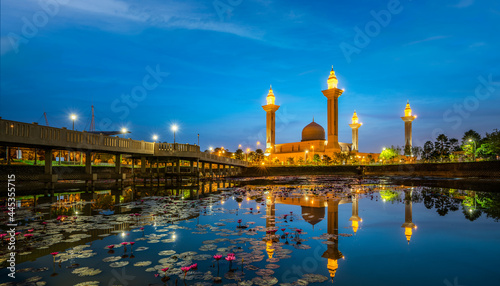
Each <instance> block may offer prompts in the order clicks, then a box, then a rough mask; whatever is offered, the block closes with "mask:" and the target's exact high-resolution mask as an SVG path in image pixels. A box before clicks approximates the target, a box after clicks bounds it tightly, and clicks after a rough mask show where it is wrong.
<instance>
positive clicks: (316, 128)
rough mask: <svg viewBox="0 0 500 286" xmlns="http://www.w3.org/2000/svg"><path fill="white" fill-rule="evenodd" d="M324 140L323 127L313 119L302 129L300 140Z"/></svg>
mask: <svg viewBox="0 0 500 286" xmlns="http://www.w3.org/2000/svg"><path fill="white" fill-rule="evenodd" d="M311 140H325V129H323V127H321V125H319V124H318V123H316V122H314V119H313V121H312V122H311V123H309V124H308V125H307V126H306V127H304V129H302V141H311Z"/></svg>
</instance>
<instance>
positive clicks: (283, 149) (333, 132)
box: [262, 66, 416, 164]
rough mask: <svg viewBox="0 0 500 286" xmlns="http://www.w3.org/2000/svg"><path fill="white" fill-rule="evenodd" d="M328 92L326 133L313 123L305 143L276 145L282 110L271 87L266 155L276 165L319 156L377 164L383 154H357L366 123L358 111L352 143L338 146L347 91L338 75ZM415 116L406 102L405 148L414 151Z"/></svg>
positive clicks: (304, 133)
mask: <svg viewBox="0 0 500 286" xmlns="http://www.w3.org/2000/svg"><path fill="white" fill-rule="evenodd" d="M327 84H328V88H327V89H325V90H323V91H322V93H323V95H324V96H325V97H326V98H327V118H328V125H327V131H326V132H325V129H324V128H323V127H322V126H321V125H319V124H318V123H316V122H314V118H313V121H312V122H311V123H309V124H308V125H307V126H306V127H304V129H302V139H301V141H300V142H293V143H283V144H276V143H275V135H276V134H275V124H276V111H278V109H279V108H280V106H279V105H276V104H275V100H276V97H275V96H274V92H273V89H272V87H271V88H270V89H269V93H268V94H267V98H266V100H267V104H266V105H264V106H262V108H263V109H264V111H265V112H266V151H265V154H266V155H267V156H269V157H270V158H271V159H272V160H273V161H276V160H279V161H280V162H281V163H282V164H284V163H285V162H286V161H287V160H288V158H294V160H295V162H297V160H300V159H303V160H304V161H312V159H313V158H314V155H315V154H318V155H319V156H320V158H321V159H323V157H324V156H325V155H326V156H328V157H330V158H334V157H335V155H336V154H340V153H350V154H351V156H356V157H357V159H358V161H361V162H367V163H368V162H369V160H373V161H378V157H379V155H380V154H377V153H360V152H359V150H358V147H359V145H358V129H359V128H360V127H361V126H362V124H363V123H361V122H359V119H358V115H357V114H356V111H354V114H353V116H352V120H351V123H350V124H349V126H350V127H351V129H352V142H351V143H343V142H339V136H338V130H339V125H338V124H339V120H338V114H339V110H338V99H339V97H340V96H341V95H342V93H343V92H344V89H339V88H338V87H337V86H338V80H337V77H336V76H335V71H334V70H333V66H332V70H331V71H330V76H329V77H328V80H327ZM415 118H416V116H412V111H411V108H410V103H409V102H407V104H406V108H405V116H404V117H401V119H403V121H404V122H405V147H411V144H412V129H411V125H412V121H413V120H414V119H415Z"/></svg>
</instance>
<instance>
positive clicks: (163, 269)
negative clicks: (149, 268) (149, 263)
mask: <svg viewBox="0 0 500 286" xmlns="http://www.w3.org/2000/svg"><path fill="white" fill-rule="evenodd" d="M168 269H169V268H168V267H165V268H162V269H161V271H163V272H167V271H168Z"/></svg>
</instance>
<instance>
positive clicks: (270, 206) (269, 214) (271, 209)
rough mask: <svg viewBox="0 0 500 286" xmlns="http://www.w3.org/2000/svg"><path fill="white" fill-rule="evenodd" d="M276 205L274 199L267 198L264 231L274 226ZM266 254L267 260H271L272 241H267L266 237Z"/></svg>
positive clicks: (272, 251)
mask: <svg viewBox="0 0 500 286" xmlns="http://www.w3.org/2000/svg"><path fill="white" fill-rule="evenodd" d="M275 215H276V205H275V204H274V197H268V199H267V202H266V229H269V228H274V227H275V226H276V217H275ZM266 252H267V256H269V258H273V254H274V248H273V240H272V239H269V238H268V237H267V235H266Z"/></svg>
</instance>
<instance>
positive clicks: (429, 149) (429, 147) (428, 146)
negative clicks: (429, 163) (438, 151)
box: [422, 141, 434, 160]
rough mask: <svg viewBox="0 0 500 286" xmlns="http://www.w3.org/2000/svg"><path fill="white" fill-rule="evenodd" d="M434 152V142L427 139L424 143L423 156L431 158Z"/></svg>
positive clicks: (427, 158)
mask: <svg viewBox="0 0 500 286" xmlns="http://www.w3.org/2000/svg"><path fill="white" fill-rule="evenodd" d="M433 152H434V144H432V142H431V141H427V142H425V144H424V149H423V150H422V156H423V157H424V158H425V159H426V160H430V159H431V158H432V153H433Z"/></svg>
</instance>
